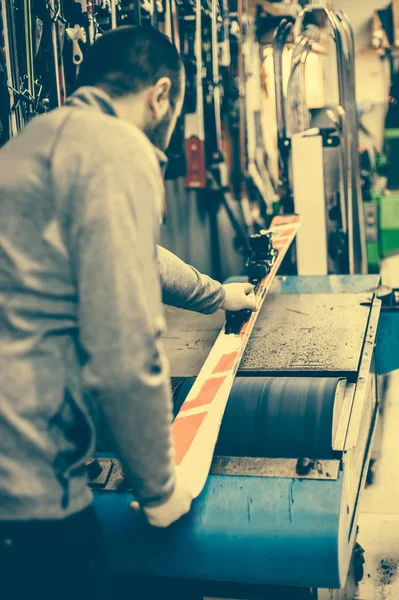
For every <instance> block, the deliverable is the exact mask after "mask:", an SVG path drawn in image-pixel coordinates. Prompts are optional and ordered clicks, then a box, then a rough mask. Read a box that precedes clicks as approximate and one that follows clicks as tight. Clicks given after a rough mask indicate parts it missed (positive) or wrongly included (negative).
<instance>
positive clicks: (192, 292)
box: [158, 246, 224, 314]
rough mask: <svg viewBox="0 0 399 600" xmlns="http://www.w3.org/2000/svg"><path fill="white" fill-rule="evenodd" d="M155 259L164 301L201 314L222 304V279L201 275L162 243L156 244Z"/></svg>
mask: <svg viewBox="0 0 399 600" xmlns="http://www.w3.org/2000/svg"><path fill="white" fill-rule="evenodd" d="M158 263H159V272H160V277H161V285H162V300H163V302H164V303H165V304H169V305H171V306H177V307H178V308H185V309H186V310H192V311H196V312H200V313H204V314H212V313H214V312H216V311H217V310H218V309H219V308H221V306H222V304H223V300H224V289H223V286H222V284H221V283H219V282H218V281H215V280H214V279H211V278H210V277H208V276H207V275H202V274H201V273H200V272H199V271H197V269H195V268H194V267H191V266H190V265H187V264H186V263H185V262H183V261H182V260H180V258H178V257H177V256H176V255H175V254H172V252H169V250H166V249H165V248H162V247H161V246H158Z"/></svg>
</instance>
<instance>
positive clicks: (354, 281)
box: [226, 275, 381, 294]
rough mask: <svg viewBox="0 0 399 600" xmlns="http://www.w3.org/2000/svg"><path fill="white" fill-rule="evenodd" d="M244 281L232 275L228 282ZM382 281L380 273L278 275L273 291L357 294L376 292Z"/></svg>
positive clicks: (242, 278)
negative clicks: (304, 275)
mask: <svg viewBox="0 0 399 600" xmlns="http://www.w3.org/2000/svg"><path fill="white" fill-rule="evenodd" d="M242 281H245V277H231V278H229V279H228V280H227V282H226V283H234V282H242ZM380 281H381V278H380V276H379V275H329V276H328V277H325V276H318V275H315V276H306V277H276V278H275V280H274V282H273V286H272V288H271V291H273V293H280V294H357V293H364V292H374V291H375V290H376V289H377V288H378V286H379V285H380Z"/></svg>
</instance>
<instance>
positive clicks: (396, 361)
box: [376, 308, 399, 375]
mask: <svg viewBox="0 0 399 600" xmlns="http://www.w3.org/2000/svg"><path fill="white" fill-rule="evenodd" d="M376 357H377V373H378V375H386V374H387V373H391V372H392V371H395V370H396V369H399V309H397V308H386V309H383V310H382V311H381V315H380V320H379V323H378V332H377V353H376Z"/></svg>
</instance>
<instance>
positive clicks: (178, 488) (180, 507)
mask: <svg viewBox="0 0 399 600" xmlns="http://www.w3.org/2000/svg"><path fill="white" fill-rule="evenodd" d="M175 477H176V481H175V489H174V490H173V494H172V495H171V497H170V498H169V499H168V500H167V501H166V502H164V503H163V504H159V505H158V506H147V507H145V508H143V513H144V514H145V516H146V518H147V521H148V522H149V524H150V525H153V526H154V527H169V525H171V524H172V523H174V522H175V521H177V520H178V519H180V517H182V516H183V515H185V514H187V513H188V511H189V510H190V508H191V503H192V501H193V497H192V495H191V492H190V490H189V489H188V487H187V485H186V483H185V481H184V479H183V478H182V477H181V476H180V475H178V474H177V473H175ZM130 508H131V509H132V510H134V511H137V510H140V505H139V503H138V502H132V503H131V504H130Z"/></svg>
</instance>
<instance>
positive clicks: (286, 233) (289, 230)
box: [278, 227, 296, 240]
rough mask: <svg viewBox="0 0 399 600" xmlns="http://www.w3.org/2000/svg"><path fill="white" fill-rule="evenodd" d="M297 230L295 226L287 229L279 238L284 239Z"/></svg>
mask: <svg viewBox="0 0 399 600" xmlns="http://www.w3.org/2000/svg"><path fill="white" fill-rule="evenodd" d="M295 231H296V228H295V227H293V228H292V229H287V230H286V231H282V232H281V234H280V235H279V237H278V239H279V240H282V239H283V238H288V237H290V235H292V234H293V233H295Z"/></svg>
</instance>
